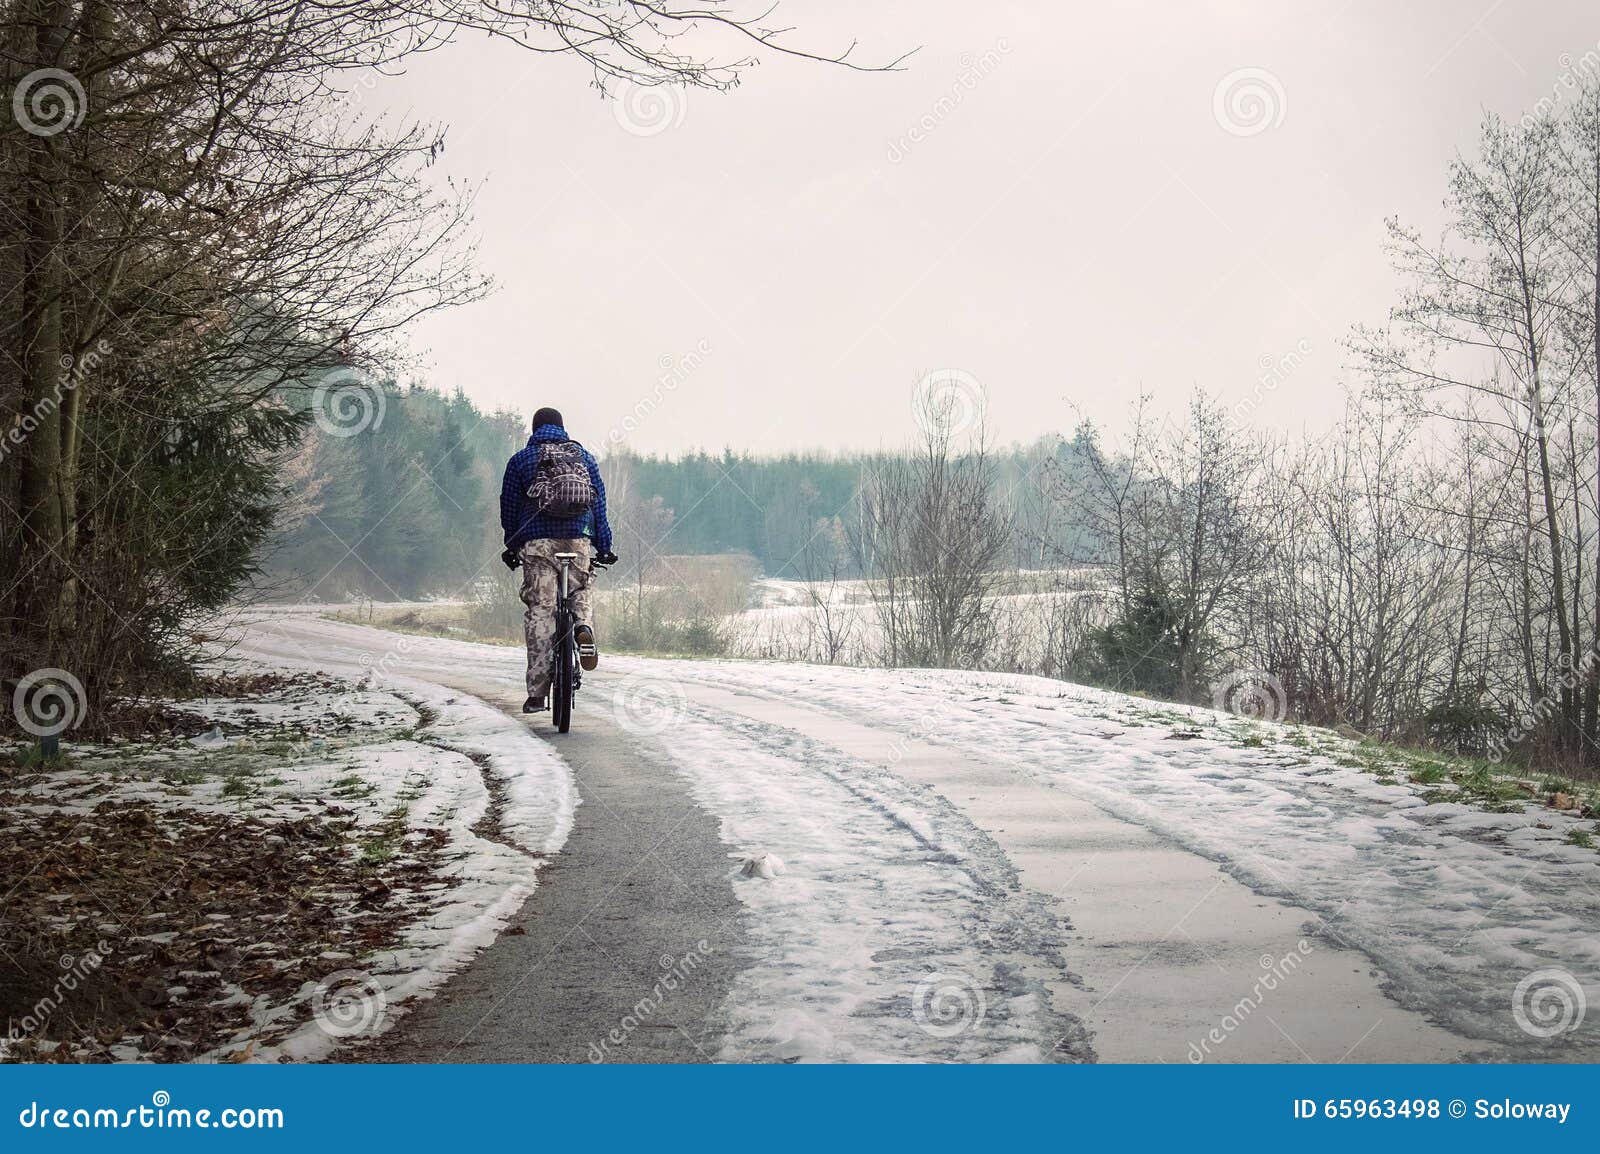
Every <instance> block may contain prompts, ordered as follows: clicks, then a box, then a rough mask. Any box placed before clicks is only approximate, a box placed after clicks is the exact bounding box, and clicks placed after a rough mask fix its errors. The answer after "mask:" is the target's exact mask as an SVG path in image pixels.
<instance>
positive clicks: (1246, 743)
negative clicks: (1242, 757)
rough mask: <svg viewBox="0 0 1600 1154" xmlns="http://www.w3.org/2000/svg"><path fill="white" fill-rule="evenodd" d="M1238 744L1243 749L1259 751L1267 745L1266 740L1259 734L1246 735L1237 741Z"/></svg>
mask: <svg viewBox="0 0 1600 1154" xmlns="http://www.w3.org/2000/svg"><path fill="white" fill-rule="evenodd" d="M1239 744H1240V745H1242V746H1243V747H1244V748H1245V749H1260V748H1261V747H1262V746H1264V745H1266V744H1267V739H1266V738H1265V737H1264V736H1263V735H1261V734H1259V733H1247V734H1245V735H1244V736H1243V737H1241V738H1240V739H1239Z"/></svg>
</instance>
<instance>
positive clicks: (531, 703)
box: [522, 697, 545, 713]
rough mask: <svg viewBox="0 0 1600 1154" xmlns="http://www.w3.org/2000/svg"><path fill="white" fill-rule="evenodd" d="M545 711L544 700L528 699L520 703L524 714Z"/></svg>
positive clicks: (539, 698)
mask: <svg viewBox="0 0 1600 1154" xmlns="http://www.w3.org/2000/svg"><path fill="white" fill-rule="evenodd" d="M544 711H545V704H544V698H542V697H530V698H528V700H526V701H524V702H523V703H522V712H524V713H543V712H544Z"/></svg>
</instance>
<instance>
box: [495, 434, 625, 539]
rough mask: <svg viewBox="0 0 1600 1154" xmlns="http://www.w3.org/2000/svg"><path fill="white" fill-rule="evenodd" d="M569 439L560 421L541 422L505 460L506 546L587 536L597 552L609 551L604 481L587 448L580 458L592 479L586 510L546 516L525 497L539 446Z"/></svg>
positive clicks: (503, 512) (503, 511)
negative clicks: (590, 504)
mask: <svg viewBox="0 0 1600 1154" xmlns="http://www.w3.org/2000/svg"><path fill="white" fill-rule="evenodd" d="M571 439H572V438H571V437H569V436H567V431H566V430H565V429H563V428H562V427H561V426H560V425H540V426H539V427H538V428H537V429H535V430H534V431H533V436H531V437H529V438H528V443H527V445H526V446H525V447H524V448H522V449H519V450H518V451H517V453H516V454H515V455H514V456H513V457H512V458H511V460H509V461H507V462H506V476H505V480H504V481H502V482H501V483H500V528H501V529H503V530H504V531H505V539H506V548H507V549H510V550H512V551H515V550H517V549H520V548H522V543H523V542H524V541H537V540H542V539H547V538H554V539H556V540H571V539H574V538H577V537H588V538H590V539H591V540H593V541H594V544H595V548H596V550H598V551H599V552H601V553H606V552H609V551H610V549H611V522H609V521H607V520H606V485H605V482H604V481H602V480H601V479H600V466H599V465H597V464H595V459H594V454H593V453H591V452H589V450H588V449H584V450H583V460H584V463H585V464H587V465H588V466H589V480H591V481H592V482H594V507H593V508H592V509H590V510H589V512H588V513H586V514H585V515H584V516H582V517H545V516H541V515H540V514H539V513H536V512H535V511H534V508H533V502H532V501H530V500H528V486H529V485H531V484H533V470H534V468H535V467H536V466H537V465H538V464H539V446H540V445H542V444H544V443H545V442H547V441H570V440H571Z"/></svg>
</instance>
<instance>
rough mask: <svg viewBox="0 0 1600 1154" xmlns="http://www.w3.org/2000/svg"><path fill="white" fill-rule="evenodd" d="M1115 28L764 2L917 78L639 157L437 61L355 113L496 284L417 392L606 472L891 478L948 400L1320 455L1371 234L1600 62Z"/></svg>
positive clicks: (1593, 11) (1315, 13)
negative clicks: (1192, 423) (675, 459)
mask: <svg viewBox="0 0 1600 1154" xmlns="http://www.w3.org/2000/svg"><path fill="white" fill-rule="evenodd" d="M1112 7H1113V6H1112V5H1109V4H1106V3H1104V2H1101V3H1095V4H1085V3H1047V2H1045V0H1037V2H1034V3H1027V4H1023V3H1010V4H998V3H993V4H973V3H971V2H970V0H965V2H962V3H955V2H951V0H918V2H917V3H914V4H912V3H900V4H893V5H890V4H887V3H854V4H852V3H844V2H842V0H841V2H834V0H789V2H788V3H787V4H785V5H784V7H783V9H782V13H783V15H784V16H785V17H786V18H787V22H788V23H791V24H793V25H795V26H796V32H795V34H794V41H795V43H797V44H802V45H804V46H805V47H808V48H814V49H818V50H833V49H837V48H839V47H841V46H842V45H843V44H844V43H847V42H848V40H849V39H851V38H855V39H858V40H859V41H860V42H861V47H860V48H858V49H857V52H858V53H859V54H860V55H861V56H862V58H863V59H888V58H890V57H892V56H893V55H895V54H896V53H897V52H899V51H901V50H904V49H907V48H912V47H916V46H919V45H920V46H921V50H920V51H919V52H918V53H917V55H916V56H914V57H913V58H912V59H911V61H910V62H909V64H908V66H907V69H906V70H905V71H903V72H897V73H890V74H861V73H853V72H849V71H846V70H843V69H839V68H832V67H829V66H827V65H821V64H808V63H803V62H796V61H791V60H784V59H780V58H773V59H769V60H768V61H767V62H765V63H763V64H762V65H761V66H760V67H758V68H755V69H753V70H751V71H750V72H748V73H747V74H746V77H745V80H744V82H743V83H742V84H741V85H740V86H739V87H738V88H737V89H735V90H734V91H732V92H730V93H727V94H716V93H707V92H699V91H694V92H689V93H687V94H681V93H674V94H672V95H670V97H669V99H670V100H671V101H672V103H671V105H670V106H668V107H666V108H665V110H664V111H665V117H664V118H663V119H660V120H657V119H652V116H653V114H656V113H660V112H662V111H663V110H662V109H660V108H652V107H649V106H630V105H621V106H619V105H617V104H616V103H615V102H607V101H605V100H602V99H601V98H600V97H599V96H598V95H597V94H596V92H595V91H594V90H593V89H592V88H590V87H589V86H588V79H589V78H588V74H587V72H586V70H584V69H583V68H582V67H581V66H580V65H579V64H578V63H577V62H575V61H570V60H563V59H555V58H549V57H535V56H530V55H527V54H523V53H520V52H518V51H517V50H516V49H514V48H508V47H504V46H497V45H494V44H490V43H487V42H484V41H481V40H473V41H470V42H464V43H461V44H459V45H455V46H453V47H451V48H450V49H448V50H446V51H444V52H441V53H438V54H436V55H434V56H431V57H429V58H426V59H425V60H423V61H421V62H419V63H418V64H416V65H415V66H414V67H413V68H412V69H411V71H410V73H409V74H408V75H406V76H404V77H402V78H398V79H395V80H393V81H385V82H383V83H382V84H381V85H379V87H378V88H377V89H376V90H375V91H372V92H369V93H366V94H364V96H363V99H364V100H365V101H366V102H367V103H368V104H370V105H372V106H374V107H378V108H384V109H392V110H396V111H401V112H405V113H409V114H412V115H415V116H417V117H420V118H423V119H428V120H433V121H441V122H444V123H445V124H447V125H449V126H450V132H449V137H448V147H447V151H446V153H445V156H444V169H445V171H447V172H448V173H449V174H450V175H452V176H454V177H456V178H460V179H466V180H484V181H486V186H485V188H484V190H483V193H482V196H481V198H480V201H479V204H478V211H477V227H478V230H479V232H480V233H481V238H482V245H483V253H482V265H483V268H484V271H486V272H488V273H489V274H491V275H492V276H493V277H494V278H495V279H496V281H497V282H498V284H499V289H498V291H497V292H496V294H495V295H494V296H493V297H491V298H490V299H488V300H486V301H484V302H482V303H480V304H476V305H472V306H469V307H466V308H463V309H459V310H456V311H453V312H451V313H449V314H444V315H441V316H439V317H435V318H430V319H429V320H428V321H426V322H425V323H423V324H422V325H419V326H418V327H417V329H416V330H415V332H414V333H413V344H414V346H415V347H416V348H417V350H418V351H419V352H420V353H421V354H423V355H424V356H425V357H426V359H427V362H428V364H429V366H430V368H429V370H428V372H427V374H426V375H427V379H428V380H429V381H430V382H431V383H433V384H436V385H438V386H440V387H443V388H454V387H455V386H457V385H460V386H461V387H462V388H463V389H465V390H466V392H467V393H468V394H469V395H470V396H471V397H473V398H474V399H475V400H477V401H479V402H481V403H485V404H488V405H506V406H510V407H512V408H515V409H517V410H519V411H521V412H523V413H524V414H528V413H531V412H532V410H533V409H534V408H535V407H537V406H538V405H540V404H554V405H557V406H558V407H560V408H561V409H562V410H563V411H564V412H565V413H566V415H567V418H568V425H569V427H570V429H571V430H572V432H573V434H574V435H575V436H578V437H580V438H581V439H585V440H587V441H589V442H591V443H595V444H599V443H602V442H603V441H604V439H605V437H606V435H607V433H608V431H609V430H612V429H614V428H618V427H619V426H620V425H621V423H622V422H623V418H624V415H625V414H627V413H629V412H632V411H634V410H635V408H636V406H637V405H639V404H640V402H641V401H644V402H645V407H646V408H649V407H650V401H648V400H646V398H651V397H652V396H653V395H659V396H660V398H661V399H660V403H659V404H658V405H656V406H655V407H654V410H653V411H651V412H649V413H648V414H647V415H645V416H643V417H641V418H639V419H637V420H635V421H633V422H631V426H632V427H631V428H630V430H629V432H628V441H629V443H630V444H632V445H633V446H634V447H636V448H638V449H639V450H641V451H646V452H649V451H666V452H677V451H680V450H683V449H687V448H692V447H703V448H708V449H711V450H720V449H721V448H722V447H724V446H733V447H735V448H749V449H754V450H758V451H775V450H784V449H791V448H801V449H803V448H816V447H827V448H856V447H876V446H879V445H896V444H899V443H901V442H902V441H904V440H905V439H906V438H908V437H909V436H910V435H911V434H912V432H913V430H914V425H913V419H912V414H911V397H912V395H913V392H914V389H915V388H916V385H917V381H918V379H919V378H920V377H922V376H923V375H924V374H925V373H927V372H929V371H930V370H937V369H954V370H959V371H960V372H962V373H964V374H970V379H971V380H975V381H976V382H978V383H979V384H980V385H981V387H982V389H983V391H984V393H985V395H986V396H987V402H988V409H987V411H988V415H989V418H990V421H991V423H992V426H993V428H994V430H995V432H996V433H997V435H998V436H999V438H1000V439H1002V440H1004V441H1011V440H1023V441H1027V440H1031V439H1032V438H1033V437H1035V436H1036V435H1038V434H1039V433H1041V432H1045V431H1049V430H1065V429H1069V428H1070V427H1071V426H1072V425H1073V424H1074V423H1075V420H1076V416H1075V413H1076V412H1078V411H1081V412H1083V413H1085V414H1087V415H1088V416H1090V417H1093V418H1095V419H1096V420H1099V421H1102V422H1110V423H1113V424H1115V423H1117V422H1119V421H1120V420H1122V419H1123V418H1124V417H1125V415H1126V409H1127V405H1128V403H1129V400H1130V399H1131V398H1132V397H1133V396H1134V395H1135V394H1136V393H1137V392H1138V391H1139V390H1140V389H1144V390H1147V391H1149V392H1151V393H1153V394H1154V395H1155V397H1156V399H1157V403H1158V404H1160V405H1162V406H1165V407H1176V406H1180V405H1182V404H1183V402H1184V398H1185V397H1186V395H1187V394H1188V392H1189V390H1190V389H1191V388H1192V387H1194V386H1196V385H1199V386H1202V387H1204V388H1206V389H1208V390H1210V391H1212V392H1213V393H1215V394H1217V395H1218V396H1219V397H1220V398H1222V399H1223V400H1224V401H1226V402H1228V403H1230V404H1236V403H1239V402H1241V401H1244V400H1245V398H1247V397H1250V396H1252V395H1259V396H1260V397H1261V401H1260V404H1259V406H1258V407H1257V408H1256V409H1255V411H1254V412H1253V414H1252V415H1251V418H1250V419H1251V420H1253V421H1255V422H1256V423H1259V424H1262V425H1270V426H1274V427H1282V428H1299V427H1301V426H1303V425H1306V424H1309V425H1312V426H1314V427H1315V426H1321V425H1325V424H1327V423H1328V422H1329V421H1331V420H1332V419H1333V418H1334V417H1335V416H1336V414H1337V411H1338V408H1339V404H1340V402H1339V394H1338V386H1339V382H1340V381H1341V380H1343V379H1345V373H1344V363H1345V359H1346V358H1345V356H1344V354H1343V352H1342V350H1341V348H1340V346H1339V344H1338V342H1339V340H1340V338H1341V337H1342V336H1344V335H1345V334H1346V333H1347V332H1348V330H1349V327H1350V325H1351V324H1353V323H1356V322H1363V321H1365V322H1377V321H1381V320H1382V319H1383V317H1384V314H1385V312H1386V310H1387V308H1388V305H1389V303H1390V301H1391V299H1392V297H1393V292H1394V281H1393V278H1392V276H1391V274H1390V273H1389V271H1388V268H1387V265H1386V263H1385V260H1384V256H1383V251H1382V242H1383V221H1384V218H1385V217H1386V216H1390V215H1398V216H1399V217H1401V218H1402V219H1403V220H1405V221H1407V222H1409V223H1412V224H1416V225H1419V226H1422V227H1423V228H1424V229H1426V230H1428V231H1434V230H1436V229H1437V228H1438V226H1439V223H1440V208H1439V206H1440V201H1441V197H1442V195H1443V191H1444V184H1445V174H1446V167H1447V165H1448V163H1449V161H1450V158H1451V157H1452V155H1453V154H1454V153H1455V152H1456V150H1458V149H1465V148H1470V147H1471V145H1472V143H1473V140H1474V138H1475V136H1476V131H1477V125H1478V122H1479V120H1480V117H1481V115H1482V113H1483V110H1485V109H1489V110H1493V111H1496V112H1499V113H1501V114H1502V115H1506V116H1517V115H1520V113H1521V112H1522V111H1523V110H1524V109H1527V108H1529V107H1531V106H1532V105H1533V103H1534V102H1535V101H1537V100H1538V99H1540V97H1542V96H1550V95H1551V94H1552V93H1553V92H1555V91H1556V90H1557V89H1558V88H1559V85H1560V82H1561V77H1562V75H1563V73H1564V72H1570V71H1572V70H1575V69H1577V68H1580V67H1582V65H1581V64H1580V61H1581V60H1582V59H1583V58H1584V55H1585V53H1590V54H1591V55H1590V56H1589V57H1588V60H1589V61H1590V63H1594V62H1596V61H1597V60H1600V49H1597V48H1596V44H1597V41H1600V9H1597V8H1596V7H1595V5H1594V3H1593V2H1592V0H1571V2H1562V3H1536V2H1530V0H1502V2H1500V3H1494V2H1491V0H1481V2H1480V0H1460V2H1453V3H1452V2H1446V0H1436V2H1428V3H1416V2H1407V3H1403V4H1400V3H1394V2H1392V0H1389V2H1380V0H1354V2H1345V0H1335V2H1330V3H1286V2H1283V0H1277V2H1268V0H1261V2H1252V3H1243V2H1213V3H1192V2H1186V3H1179V2H1177V0H1172V2H1169V3H1123V4H1117V5H1115V9H1116V10H1115V11H1110V10H1108V9H1111V8H1112ZM1219 86H1220V87H1219ZM630 129H631V131H630ZM696 350H699V351H696ZM686 358H687V359H686ZM671 365H683V366H684V367H685V370H686V371H682V372H680V373H679V377H680V378H681V380H680V381H678V382H676V383H674V385H673V386H672V387H671V388H668V389H661V388H660V387H659V386H658V384H657V382H658V378H659V377H660V376H661V375H662V374H663V371H664V369H663V366H671ZM1267 366H1277V367H1275V368H1270V369H1269V368H1267ZM1264 372H1265V373H1268V374H1271V375H1272V376H1273V382H1272V387H1271V388H1265V389H1264V388H1262V387H1261V386H1260V384H1259V383H1258V382H1259V380H1260V378H1261V377H1262V376H1263V374H1264ZM962 379H969V378H962Z"/></svg>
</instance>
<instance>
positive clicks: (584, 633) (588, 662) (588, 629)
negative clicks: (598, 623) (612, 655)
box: [572, 621, 600, 670]
mask: <svg viewBox="0 0 1600 1154" xmlns="http://www.w3.org/2000/svg"><path fill="white" fill-rule="evenodd" d="M572 639H573V640H574V641H576V642H577V643H578V664H579V665H581V666H583V668H584V669H585V670H591V669H593V668H594V667H595V666H597V665H599V664H600V650H599V649H597V648H596V647H595V643H594V626H592V625H585V624H583V623H582V622H581V621H580V622H579V623H578V624H577V625H576V626H574V627H573V630H572Z"/></svg>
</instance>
